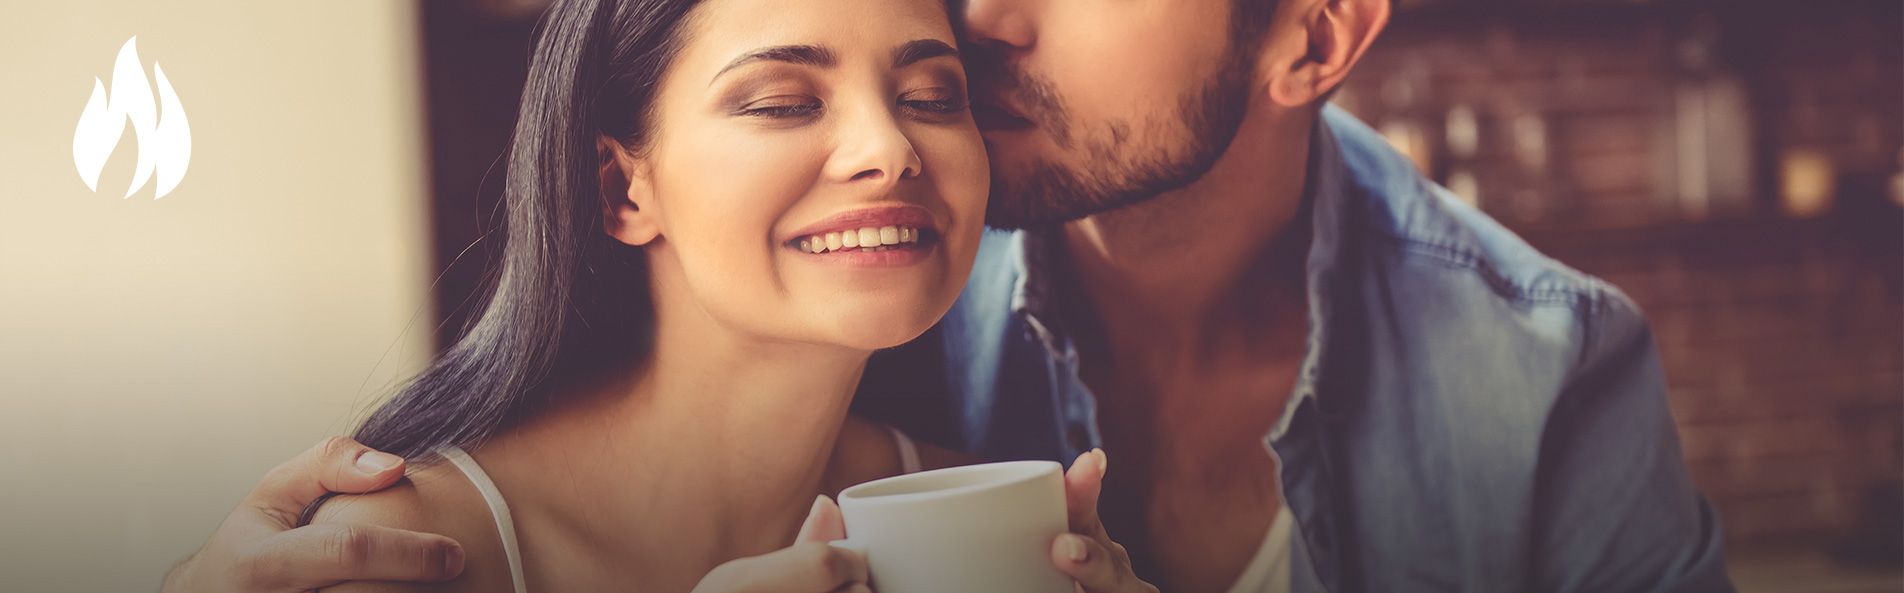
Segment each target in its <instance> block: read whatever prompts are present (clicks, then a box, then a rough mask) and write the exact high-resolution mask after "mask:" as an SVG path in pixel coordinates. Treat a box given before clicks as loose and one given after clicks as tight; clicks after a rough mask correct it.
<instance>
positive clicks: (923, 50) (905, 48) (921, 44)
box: [893, 39, 959, 69]
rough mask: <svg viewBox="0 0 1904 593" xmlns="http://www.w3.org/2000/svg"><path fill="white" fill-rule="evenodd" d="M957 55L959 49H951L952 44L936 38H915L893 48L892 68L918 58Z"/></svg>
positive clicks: (907, 63) (899, 66) (902, 66)
mask: <svg viewBox="0 0 1904 593" xmlns="http://www.w3.org/2000/svg"><path fill="white" fill-rule="evenodd" d="M958 55H959V50H957V49H953V47H952V46H950V45H947V44H946V43H945V42H944V41H939V40H937V39H915V40H912V41H908V42H906V44H905V45H901V46H899V49H896V50H893V68H895V69H897V68H904V67H907V66H911V65H912V64H913V63H915V62H918V61H920V60H928V59H932V58H937V57H940V56H952V57H958Z"/></svg>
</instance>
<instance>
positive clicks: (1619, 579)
mask: <svg viewBox="0 0 1904 593" xmlns="http://www.w3.org/2000/svg"><path fill="white" fill-rule="evenodd" d="M1585 313H1586V317H1585V324H1586V325H1585V327H1586V335H1585V345H1584V347H1583V348H1584V351H1583V353H1582V357H1581V363H1580V364H1579V365H1578V367H1576V368H1575V370H1574V375H1573V376H1572V377H1570V378H1569V380H1568V382H1567V387H1566V390H1565V391H1564V392H1563V393H1562V394H1561V397H1560V401H1559V402H1558V403H1557V405H1556V406H1555V408H1554V411H1553V413H1552V415H1551V416H1550V417H1549V418H1548V420H1547V427H1546V432H1545V436H1544V438H1543V443H1542V445H1541V452H1540V470H1539V471H1540V475H1539V476H1538V482H1537V485H1536V489H1537V490H1536V493H1535V495H1536V497H1537V498H1536V507H1535V515H1534V520H1535V521H1536V522H1538V528H1537V530H1536V535H1535V538H1536V540H1537V541H1536V542H1535V544H1536V545H1537V546H1538V547H1537V550H1538V553H1537V556H1536V558H1535V562H1536V566H1535V567H1534V568H1535V572H1534V579H1535V582H1534V583H1533V587H1532V588H1531V589H1530V590H1533V591H1552V592H1562V591H1569V592H1571V591H1580V592H1587V591H1653V592H1661V593H1665V592H1674V593H1680V592H1684V593H1691V592H1708V591H1713V592H1729V591H1732V590H1733V588H1732V585H1731V583H1730V581H1729V580H1728V578H1727V577H1726V573H1725V561H1724V557H1723V553H1722V550H1721V548H1722V537H1721V535H1720V530H1719V523H1718V519H1717V517H1716V516H1714V514H1713V511H1712V507H1711V505H1709V504H1708V503H1707V502H1706V500H1705V498H1704V497H1703V496H1701V495H1700V494H1699V492H1698V490H1697V489H1696V488H1695V487H1694V485H1693V482H1692V478H1691V476H1690V475H1689V474H1688V472H1687V469H1686V462H1685V459H1684V457H1683V455H1682V454H1681V452H1680V447H1679V437H1678V432H1677V430H1676V428H1675V426H1674V424H1673V419H1672V414H1671V411H1670V410H1669V409H1668V408H1667V405H1666V383H1665V375H1664V372H1663V371H1662V369H1661V367H1660V362H1659V352H1658V350H1657V349H1656V347H1655V346H1654V344H1653V338H1652V332H1651V331H1650V330H1649V329H1648V327H1647V325H1646V319H1645V318H1644V317H1643V316H1642V315H1641V314H1640V312H1639V309H1638V307H1637V306H1635V305H1634V304H1633V302H1632V301H1631V300H1629V299H1628V298H1627V297H1626V295H1624V294H1621V293H1620V292H1619V291H1618V290H1616V289H1613V288H1611V287H1606V288H1605V289H1604V290H1603V291H1601V292H1600V293H1598V298H1596V299H1595V300H1594V302H1593V303H1591V304H1590V305H1589V306H1588V308H1587V311H1585Z"/></svg>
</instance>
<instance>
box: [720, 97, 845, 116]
mask: <svg viewBox="0 0 1904 593" xmlns="http://www.w3.org/2000/svg"><path fill="white" fill-rule="evenodd" d="M823 107H824V105H821V104H820V101H819V100H818V99H814V98H812V97H769V98H766V99H761V100H759V101H755V102H752V103H748V104H746V105H744V106H742V107H741V108H740V109H738V110H735V112H734V114H735V115H739V116H744V117H759V118H768V119H783V120H784V119H800V118H810V117H813V116H815V115H819V113H820V110H821V109H822V108H823Z"/></svg>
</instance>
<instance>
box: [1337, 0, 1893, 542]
mask: <svg viewBox="0 0 1904 593" xmlns="http://www.w3.org/2000/svg"><path fill="white" fill-rule="evenodd" d="M1826 5H1828V6H1829V9H1826V8H1825V6H1826ZM1901 12H1904V10H1901V9H1900V5H1899V4H1898V3H1896V2H1888V3H1886V2H1866V1H1859V0H1841V1H1837V2H1830V3H1824V4H1813V3H1801V2H1764V1H1756V0H1734V1H1731V2H1698V1H1685V2H1666V3H1654V4H1639V3H1630V2H1589V1H1581V2H1568V3H1559V2H1549V3H1540V2H1517V3H1498V2H1494V3H1486V2H1471V1H1462V0H1443V1H1430V0H1424V1H1417V2H1405V3H1403V4H1402V9H1401V10H1400V12H1399V13H1398V15H1397V17H1396V19H1395V21H1394V23H1393V24H1392V25H1391V30H1390V31H1389V32H1388V34H1387V35H1385V37H1384V38H1383V39H1382V40H1381V41H1380V42H1379V43H1378V44H1377V45H1376V47H1375V48H1374V49H1373V50H1372V51H1371V53H1370V55H1369V56H1368V58H1367V60H1366V61H1365V62H1364V64H1362V65H1361V66H1359V67H1358V68H1357V72H1356V74H1355V76H1354V77H1353V78H1352V79H1351V80H1350V82H1349V83H1348V85H1347V88H1346V89H1345V92H1344V93H1343V95H1342V96H1341V97H1340V102H1341V103H1342V104H1343V105H1344V106H1345V107H1347V108H1349V109H1350V110H1351V111H1353V112H1355V113H1356V114H1357V115H1358V116H1361V117H1362V118H1363V119H1364V120H1366V121H1368V122H1369V123H1370V124H1371V125H1373V126H1375V127H1376V128H1377V129H1379V130H1383V131H1384V132H1385V133H1386V134H1387V135H1388V136H1389V137H1390V140H1391V141H1393V142H1395V143H1397V145H1398V146H1400V147H1402V148H1404V149H1405V150H1406V151H1408V152H1410V153H1411V154H1413V155H1414V156H1416V159H1417V164H1418V165H1419V166H1421V167H1422V169H1423V170H1424V172H1426V173H1427V174H1428V175H1429V176H1430V177H1433V178H1435V179H1436V180H1437V181H1440V182H1442V183H1444V184H1446V185H1449V186H1451V187H1452V188H1455V189H1456V190H1457V192H1458V193H1461V194H1464V195H1466V196H1467V197H1469V198H1471V199H1473V200H1474V201H1475V202H1476V203H1477V205H1479V206H1480V207H1481V208H1483V209H1484V210H1486V211H1488V212H1489V213H1491V214H1493V215H1494V216H1495V217H1497V218H1499V219H1501V220H1503V221H1505V222H1507V223H1508V224H1509V225H1510V226H1512V227H1515V228H1516V229H1517V230H1519V231H1520V232H1522V233H1523V234H1524V235H1525V236H1527V237H1528V238H1529V240H1530V241H1532V242H1533V243H1534V244H1535V245H1536V246H1537V247H1540V248H1542V249H1543V250H1545V251H1547V252H1548V253H1549V254H1550V255H1554V256H1555V257H1557V258H1559V259H1560V260H1562V261H1564V262H1567V263H1569V264H1571V265H1573V266H1575V267H1578V268H1580V269H1582V270H1584V271H1586V272H1588V273H1592V274H1595V275H1598V276H1600V277H1602V278H1605V279H1607V280H1608V281H1611V282H1612V283H1614V284H1615V285H1618V286H1620V287H1621V288H1623V289H1625V290H1626V291H1627V292H1628V293H1629V294H1630V295H1632V297H1633V298H1634V299H1635V300H1636V301H1638V302H1639V304H1640V305H1641V306H1642V307H1643V308H1644V309H1645V310H1646V312H1647V315H1648V317H1649V319H1650V320H1651V321H1652V323H1653V327H1654V330H1655V335H1656V339H1657V341H1658V343H1659V346H1660V349H1661V356H1662V358H1663V361H1664V363H1665V366H1666V374H1667V380H1668V383H1669V386H1670V388H1671V392H1670V393H1671V395H1670V397H1671V406H1672V409H1673V413H1674V416H1675V419H1676V420H1677V422H1678V424H1679V428H1680V434H1681V437H1682V439H1683V444H1684V448H1685V454H1686V458H1687V461H1688V462H1689V464H1690V466H1691V468H1692V471H1693V475H1694V478H1695V479H1696V480H1697V481H1698V483H1699V485H1700V487H1701V489H1702V490H1703V491H1704V492H1706V493H1707V495H1708V496H1709V497H1710V498H1711V499H1712V501H1713V503H1714V505H1715V506H1716V507H1717V508H1718V510H1719V513H1720V516H1721V519H1722V520H1723V521H1724V522H1725V525H1726V529H1727V533H1728V537H1729V540H1730V542H1731V543H1732V544H1733V545H1735V546H1747V547H1750V546H1752V545H1754V544H1758V543H1764V542H1792V541H1810V542H1818V543H1827V542H1829V543H1842V542H1843V541H1844V540H1846V538H1851V537H1853V536H1855V535H1857V534H1859V533H1861V532H1862V533H1865V534H1866V535H1868V536H1870V537H1872V538H1875V539H1869V538H1867V539H1866V540H1863V541H1864V542H1865V543H1866V544H1869V545H1871V546H1877V545H1882V546H1888V548H1887V549H1895V548H1896V545H1897V540H1898V534H1899V533H1900V532H1904V523H1900V519H1899V518H1898V517H1899V515H1900V509H1904V497H1901V495H1900V494H1899V493H1898V492H1899V482H1900V479H1901V478H1904V297H1900V295H1901V294H1904V255H1900V254H1901V253H1904V213H1900V210H1899V208H1898V206H1897V205H1896V204H1897V203H1898V202H1896V200H1899V199H1900V198H1899V197H1896V196H1892V195H1888V194H1889V192H1896V191H1904V190H1898V189H1891V188H1890V185H1891V184H1897V183H1904V172H1900V168H1901V167H1904V164H1901V163H1900V162H1899V160H1900V158H1904V150H1901V149H1904V114H1901V113H1900V112H1904V42H1901V41H1900V40H1899V36H1898V35H1897V31H1898V27H1899V26H1900V22H1901V20H1900V19H1901V18H1904V17H1900V13H1901ZM1795 154H1796V155H1799V156H1800V157H1815V158H1817V159H1822V160H1823V161H1826V162H1827V163H1828V166H1827V167H1826V169H1824V172H1825V174H1824V176H1823V179H1824V180H1825V181H1826V183H1824V184H1823V185H1818V184H1816V183H1811V182H1808V181H1806V180H1805V179H1801V178H1802V177H1804V172H1803V171H1799V172H1794V170H1793V169H1791V168H1789V167H1788V165H1787V162H1788V161H1789V160H1791V159H1792V158H1793V155H1795ZM1793 183H1796V184H1798V185H1799V186H1801V187H1798V188H1797V189H1796V190H1794V189H1792V188H1790V187H1788V186H1790V185H1792V184H1793ZM1807 183H1810V186H1806V184H1807ZM1793 191H1798V192H1800V193H1803V192H1806V191H1810V192H1813V193H1815V194H1817V195H1818V196H1823V197H1825V198H1826V199H1827V201H1826V202H1825V205H1824V206H1823V207H1821V208H1819V209H1817V210H1815V211H1812V212H1809V213H1807V214H1808V215H1807V216H1804V217H1796V216H1794V215H1793V214H1792V211H1791V210H1790V208H1789V207H1788V206H1787V203H1788V202H1789V200H1788V199H1787V197H1786V194H1787V193H1791V192H1793ZM1800 218H1802V219H1800ZM1871 534H1875V535H1871ZM1871 542H1877V543H1875V544H1873V543H1871ZM1886 542H1888V543H1886ZM1897 557H1898V553H1891V557H1890V558H1889V559H1888V561H1889V562H1896V561H1897Z"/></svg>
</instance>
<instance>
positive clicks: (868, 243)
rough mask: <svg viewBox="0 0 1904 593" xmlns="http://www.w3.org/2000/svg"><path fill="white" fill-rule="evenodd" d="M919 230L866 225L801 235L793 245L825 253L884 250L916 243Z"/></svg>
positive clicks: (813, 251)
mask: <svg viewBox="0 0 1904 593" xmlns="http://www.w3.org/2000/svg"><path fill="white" fill-rule="evenodd" d="M918 242H919V231H918V229H914V228H912V227H903V226H897V225H895V226H884V227H866V228H861V229H853V230H847V231H835V232H831V233H826V234H823V235H811V236H807V237H801V238H800V240H799V242H797V243H795V245H797V246H799V248H800V250H801V251H807V252H811V253H827V252H831V251H840V250H844V249H859V250H861V251H866V252H873V251H885V250H886V249H888V248H890V247H891V246H894V245H903V244H906V243H918Z"/></svg>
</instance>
